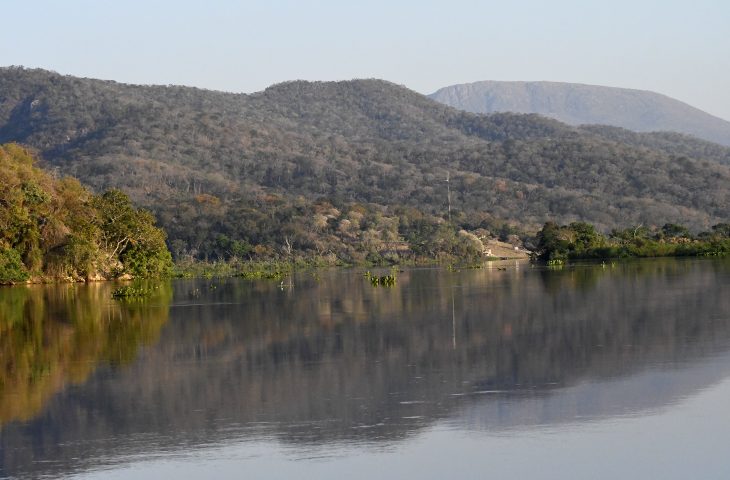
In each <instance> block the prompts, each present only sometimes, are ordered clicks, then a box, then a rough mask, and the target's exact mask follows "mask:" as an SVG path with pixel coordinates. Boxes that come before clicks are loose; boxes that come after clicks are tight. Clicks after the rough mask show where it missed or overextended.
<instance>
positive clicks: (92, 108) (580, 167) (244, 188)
mask: <svg viewBox="0 0 730 480" xmlns="http://www.w3.org/2000/svg"><path fill="white" fill-rule="evenodd" d="M7 141H17V142H21V143H24V144H27V145H30V146H32V147H34V148H36V149H38V151H39V152H40V155H41V156H42V159H43V162H44V164H45V165H46V166H48V167H49V168H52V169H57V170H58V171H59V172H61V173H63V174H71V175H74V176H76V177H78V178H79V179H80V180H81V181H82V182H84V183H85V184H87V185H89V186H90V187H92V188H93V189H94V190H95V191H104V190H107V189H111V188H119V189H122V190H123V191H125V192H126V193H128V194H129V196H130V198H131V199H132V200H133V201H134V202H136V203H137V204H139V205H142V206H144V207H145V208H149V209H150V210H151V211H153V212H154V213H155V214H156V215H157V217H158V219H159V221H160V224H161V225H162V226H163V227H164V228H165V229H166V230H167V231H168V234H169V239H170V245H171V246H172V249H173V251H174V253H175V254H176V255H178V256H184V255H193V256H196V257H198V258H216V257H220V256H221V250H228V251H230V250H231V248H230V245H234V247H235V248H234V249H237V250H236V251H239V252H241V251H243V250H246V248H248V247H247V245H248V246H251V248H253V247H256V246H258V247H259V250H262V249H263V250H266V249H268V250H271V251H275V252H277V253H282V252H285V251H287V250H295V251H306V252H318V253H324V254H327V253H335V254H338V255H339V253H337V252H332V248H331V246H330V244H329V243H328V242H322V241H321V240H318V239H321V238H322V237H323V235H322V233H327V234H331V235H336V236H340V237H341V238H345V236H346V235H345V233H343V232H349V233H351V234H352V235H351V236H350V237H348V238H349V242H350V245H351V246H352V249H353V250H359V251H364V250H368V248H366V247H363V245H364V242H367V240H366V238H365V236H366V235H365V234H366V232H369V233H367V236H368V237H369V238H372V239H374V241H378V242H390V241H394V240H402V241H407V240H408V236H409V235H413V233H412V230H411V227H412V226H413V225H414V224H415V223H418V222H419V221H421V220H418V219H419V218H420V219H422V220H423V219H425V220H423V221H422V223H424V222H425V223H428V224H429V225H430V226H428V227H427V228H428V229H434V228H439V227H438V225H440V222H442V221H443V220H448V212H447V210H448V204H449V203H450V205H451V213H452V216H451V220H452V223H453V228H452V233H453V232H458V231H460V230H461V229H466V230H469V229H470V228H471V227H475V226H477V225H480V226H482V227H483V228H485V229H487V230H490V232H491V233H494V232H493V230H495V229H501V228H509V225H521V226H523V227H524V228H527V229H532V230H533V231H537V230H538V229H539V228H540V226H541V225H542V224H543V223H544V222H545V221H549V220H552V221H556V222H559V223H570V222H574V221H588V222H591V223H593V224H595V225H596V227H597V228H598V229H599V230H602V231H608V230H610V229H611V228H616V227H625V226H627V225H637V224H645V225H663V224H665V223H677V224H684V225H686V226H688V227H689V228H691V229H693V230H694V231H701V230H707V229H709V228H710V227H711V226H712V225H714V224H717V223H721V222H725V221H727V220H728V213H727V212H728V211H730V208H729V207H730V191H729V189H728V188H727V186H728V185H729V184H730V160H729V159H730V149H728V148H724V147H721V146H718V145H715V144H711V143H707V142H703V141H701V140H698V139H695V138H692V137H687V136H683V135H676V134H635V133H632V132H628V131H625V130H621V129H615V128H609V127H585V128H583V127H582V128H575V127H570V126H567V125H564V124H562V123H559V122H557V121H554V120H549V119H546V118H543V117H540V116H537V115H517V114H493V115H475V114H470V113H465V112H460V111H457V110H455V109H452V108H450V107H446V106H444V105H441V104H438V103H436V102H434V101H432V100H430V99H428V98H427V97H425V96H422V95H420V94H418V93H416V92H413V91H410V90H408V89H406V88H404V87H401V86H397V85H394V84H391V83H388V82H385V81H380V80H355V81H348V82H302V81H297V82H288V83H284V84H279V85H275V86H272V87H270V88H268V89H266V90H265V91H263V92H259V93H256V94H251V95H244V94H231V93H222V92H213V91H206V90H200V89H195V88H187V87H173V86H135V85H124V84H119V83H115V82H110V81H99V80H91V79H81V78H74V77H69V76H61V75H58V74H55V73H51V72H47V71H43V70H27V69H22V68H4V69H0V142H7ZM447 178H449V184H448V188H449V190H450V199H449V198H448V195H447V183H446V179H447ZM353 212H354V213H355V216H356V217H357V214H362V215H363V216H364V217H368V216H370V217H371V218H373V219H375V218H376V217H378V218H380V219H383V218H386V219H390V220H389V221H385V222H383V221H379V220H373V221H372V222H370V221H367V222H361V221H360V222H354V221H353V219H352V218H350V217H352V215H351V213H353ZM321 216H324V217H325V219H324V220H322V217H321ZM348 222H349V224H348ZM505 222H506V224H507V227H504V225H505ZM316 225H319V227H317V226H316ZM353 225H357V226H356V227H353ZM419 228H420V227H419ZM423 228H426V227H425V226H424V227H423ZM318 229H319V230H318ZM421 230H423V229H421ZM315 234H316V235H315ZM231 242H238V243H231ZM239 247H240V248H239ZM241 249H243V250H241ZM381 250H382V249H381ZM386 250H387V248H386Z"/></svg>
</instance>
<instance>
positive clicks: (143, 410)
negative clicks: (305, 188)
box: [1, 261, 730, 474]
mask: <svg viewBox="0 0 730 480" xmlns="http://www.w3.org/2000/svg"><path fill="white" fill-rule="evenodd" d="M729 275H730V265H728V263H727V262H710V261H651V262H639V263H632V264H626V265H619V266H616V267H614V268H611V267H609V268H605V269H604V268H600V267H598V268H596V267H590V268H589V267H585V268H576V269H566V270H563V271H546V270H535V269H532V268H530V267H529V266H527V265H524V264H522V265H521V266H520V267H519V269H514V268H511V269H510V270H508V271H497V270H474V271H464V272H459V273H448V272H445V271H434V270H413V271H408V272H404V273H401V274H400V277H399V281H398V285H397V286H396V287H395V288H393V289H384V288H372V287H371V286H370V285H369V284H368V283H367V282H365V281H364V279H363V278H362V277H361V276H360V275H359V274H358V273H356V272H346V271H335V272H329V273H320V274H319V276H320V277H321V278H319V279H318V280H317V279H315V278H313V277H312V276H311V275H309V274H306V275H301V276H299V277H297V278H295V279H294V282H293V283H294V286H293V288H289V287H287V288H284V289H283V290H282V289H280V288H279V286H278V285H276V284H272V283H268V282H262V283H249V282H243V281H234V280H230V281H223V282H221V283H218V282H212V283H216V284H217V285H218V286H217V288H215V289H210V288H209V285H210V283H211V282H192V281H189V282H188V281H181V282H177V283H175V284H174V287H175V296H174V298H175V301H176V303H175V304H174V305H173V306H172V307H171V310H170V322H169V324H168V326H167V327H166V329H165V331H164V333H163V335H162V337H161V338H160V341H159V343H158V344H157V345H155V346H154V347H150V348H148V349H145V351H144V352H143V354H142V355H141V357H140V358H139V359H138V360H137V361H136V362H134V363H132V364H131V365H128V366H126V367H125V368H121V369H116V370H111V371H110V370H108V369H102V370H99V371H98V372H97V373H95V374H93V375H92V376H91V377H90V378H89V379H88V381H87V382H86V383H85V384H83V385H79V386H76V387H74V388H71V389H68V390H66V391H64V392H63V393H62V394H60V395H58V396H57V397H56V398H54V399H53V400H52V401H50V402H49V406H48V408H47V409H46V410H45V411H44V412H43V413H42V414H41V415H40V416H39V417H38V418H37V419H36V420H34V421H31V422H30V423H28V424H25V425H24V424H19V423H14V424H11V425H9V426H8V427H7V428H6V429H5V430H4V431H3V432H2V438H1V441H2V444H1V445H2V452H3V453H2V462H3V468H4V470H5V471H6V472H9V473H12V472H33V471H36V472H38V471H40V470H43V471H53V472H55V473H57V474H58V473H59V472H68V471H69V469H73V468H83V467H84V464H85V463H86V464H93V463H95V462H99V461H100V460H99V458H100V457H102V456H103V457H108V456H111V457H121V458H123V457H124V455H129V454H134V453H138V452H146V451H150V450H153V449H163V450H164V449H166V448H175V446H176V445H177V446H179V445H201V444H209V443H215V442H220V441H225V439H226V438H231V437H236V438H241V437H244V438H250V439H256V438H263V437H265V438H271V437H275V438H280V439H282V440H284V441H288V442H341V441H348V442H349V441H358V442H359V441H365V442H379V441H393V440H397V439H401V438H404V437H406V436H408V435H409V434H411V433H412V432H414V431H417V430H418V429H420V428H422V427H423V426H426V425H430V424H432V423H433V422H434V421H435V420H438V419H441V418H445V417H450V416H453V415H457V416H458V418H461V419H462V420H460V421H464V420H463V419H467V420H466V421H468V422H472V421H473V423H474V424H475V426H476V425H479V424H481V425H483V426H484V428H488V429H499V428H503V427H513V426H515V425H519V424H520V422H526V423H530V422H532V421H533V420H530V419H529V418H528V415H526V414H525V415H522V416H521V414H520V413H519V410H518V406H519V401H520V400H522V401H524V399H526V398H527V399H532V400H531V401H532V402H533V404H534V402H537V403H538V404H539V403H540V402H541V401H542V400H541V399H545V398H552V397H555V396H556V394H557V395H559V394H560V392H567V391H570V389H571V388H584V389H587V390H585V391H586V392H588V393H587V394H586V395H588V396H589V397H591V401H592V402H593V404H594V405H597V406H600V405H602V402H601V398H599V397H600V396H601V395H604V396H605V395H608V393H609V392H610V391H611V390H610V389H601V388H600V386H601V385H609V384H612V383H611V382H623V383H622V384H621V385H624V384H625V385H628V386H625V388H626V392H627V393H626V395H630V394H631V392H635V393H636V394H637V395H641V396H642V402H640V404H634V407H631V408H655V407H659V406H661V405H663V404H666V403H668V402H673V401H675V399H676V398H677V397H678V396H683V395H689V394H691V393H692V392H693V391H695V390H696V389H699V388H703V387H704V386H706V385H707V384H708V382H709V383H712V382H714V381H717V379H718V378H722V376H723V375H724V374H726V373H727V372H728V371H730V367H729V368H728V370H723V369H722V368H719V367H716V366H715V367H713V368H714V370H712V371H711V372H710V370H707V369H706V368H704V367H703V365H704V364H705V363H706V362H707V360H706V359H707V358H709V355H711V354H714V353H718V352H724V351H726V350H727V347H728V344H729V343H730V318H729V315H728V312H730V298H728V296H727V294H726V290H727V285H728V277H729ZM687 365H694V366H695V367H693V368H696V369H697V370H696V371H697V372H704V373H701V374H700V373H698V374H696V375H690V376H687V375H685V376H682V375H673V374H672V373H671V372H673V371H677V370H676V369H678V368H680V367H681V368H682V369H683V368H684V367H686V366H687ZM708 368H709V367H708ZM718 368H719V370H718ZM682 371H687V370H686V369H685V370H682ZM667 372H669V375H670V376H671V379H670V380H669V381H670V383H672V388H663V389H647V388H645V383H644V382H640V383H635V384H633V386H632V383H631V382H630V381H629V382H628V383H626V382H625V381H624V379H626V378H628V377H627V376H628V375H634V374H638V375H639V376H637V377H636V378H646V379H647V381H650V380H651V379H656V378H658V377H657V376H656V375H660V374H661V375H666V374H667ZM641 375H644V376H645V377H640V376H641ZM590 385H596V386H597V387H596V388H591V387H590ZM642 385H643V386H644V387H641V386H642ZM640 387H641V388H640ZM485 390H489V391H494V390H498V391H499V393H492V394H480V393H479V392H484V391H485ZM607 402H608V403H612V401H608V400H607ZM568 403H569V402H568ZM495 405H499V406H500V408H501V409H502V411H503V412H504V411H509V409H510V408H512V407H513V406H514V407H515V409H514V410H513V413H514V415H507V416H503V418H505V419H507V418H509V421H507V420H505V421H501V420H500V419H499V417H498V416H496V415H495V414H493V412H494V406H495ZM576 405H577V403H576V404H575V405H573V406H571V405H569V404H568V405H565V404H561V406H560V415H558V416H553V417H547V421H548V422H549V421H570V420H571V419H573V420H574V419H576V418H577V417H578V416H579V415H581V414H582V411H581V409H580V408H579V407H578V406H576ZM625 405H632V404H631V402H627V403H625ZM505 409H506V410H505ZM598 410H599V411H597V412H595V416H600V413H601V412H600V407H598ZM457 412H458V414H457ZM616 412H617V413H626V412H625V411H624V410H622V409H619V410H617V411H616ZM470 418H471V419H472V420H468V419H470ZM520 418H522V419H520ZM551 418H552V420H551ZM543 420H544V419H543ZM31 445H43V446H44V448H43V450H42V452H40V453H39V452H38V450H37V449H36V450H33V449H32V448H31ZM69 458H78V459H86V460H77V461H73V462H72V461H70V460H67V459H69ZM40 460H43V461H45V462H46V463H44V464H43V466H40V465H39V464H34V463H33V462H38V461H40ZM106 461H112V462H113V461H116V460H114V459H113V458H108V459H107V460H106ZM87 462H88V463H87Z"/></svg>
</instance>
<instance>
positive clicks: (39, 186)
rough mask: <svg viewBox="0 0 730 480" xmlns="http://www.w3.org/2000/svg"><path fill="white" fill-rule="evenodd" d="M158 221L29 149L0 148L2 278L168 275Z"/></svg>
mask: <svg viewBox="0 0 730 480" xmlns="http://www.w3.org/2000/svg"><path fill="white" fill-rule="evenodd" d="M154 223H155V219H154V217H153V216H152V214H151V213H149V212H146V211H144V210H137V209H135V208H134V207H133V206H132V203H131V201H130V200H129V198H128V197H127V196H126V195H125V194H124V193H122V192H120V191H118V190H111V191H108V192H106V193H104V194H102V195H100V196H95V195H93V194H92V193H91V192H89V191H88V190H87V189H86V188H84V187H82V186H81V184H80V183H79V182H78V181H77V180H74V179H71V178H63V179H56V178H53V177H52V176H51V175H49V174H47V173H46V172H44V171H43V170H41V169H39V168H37V167H35V166H34V158H33V155H32V154H31V153H30V152H29V151H28V150H26V149H24V148H22V147H20V146H18V145H16V144H6V145H0V282H16V281H23V280H27V279H28V278H30V277H31V276H33V277H36V278H67V279H68V278H70V279H80V278H98V277H99V276H102V277H106V278H108V277H111V276H118V275H121V274H125V273H128V274H131V275H134V276H139V277H149V276H161V275H166V274H168V273H169V271H170V268H171V265H172V261H171V256H170V253H169V251H168V250H167V246H166V244H165V233H164V232H163V231H162V230H161V229H159V228H157V227H156V226H155V224H154Z"/></svg>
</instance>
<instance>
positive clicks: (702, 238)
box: [535, 222, 730, 265]
mask: <svg viewBox="0 0 730 480" xmlns="http://www.w3.org/2000/svg"><path fill="white" fill-rule="evenodd" d="M726 225H727V224H718V225H715V226H713V227H712V231H711V232H701V233H699V234H697V235H696V236H695V235H692V234H691V233H690V231H689V229H687V228H686V227H684V226H682V225H676V224H665V225H664V226H663V227H662V228H655V229H653V230H652V229H649V228H646V227H643V226H638V227H634V228H626V229H623V230H613V231H612V232H611V234H610V236H608V237H605V236H603V235H601V234H600V233H597V232H596V230H595V228H594V227H593V226H592V225H589V224H586V223H580V222H574V223H571V224H570V225H563V226H560V225H557V224H555V223H553V222H547V223H546V224H545V225H544V226H543V228H542V229H541V230H540V231H539V232H538V233H537V235H536V241H537V249H536V251H535V254H536V255H537V257H538V258H539V259H541V260H544V261H546V262H547V263H548V264H549V265H560V264H562V263H563V262H564V261H565V260H567V259H579V258H603V259H606V258H620V257H669V256H725V255H728V254H730V231H728V229H726V228H725V226H726Z"/></svg>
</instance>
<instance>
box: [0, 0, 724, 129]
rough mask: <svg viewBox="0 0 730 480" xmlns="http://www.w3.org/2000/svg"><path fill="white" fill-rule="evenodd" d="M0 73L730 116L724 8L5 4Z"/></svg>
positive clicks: (691, 4) (131, 1)
mask: <svg viewBox="0 0 730 480" xmlns="http://www.w3.org/2000/svg"><path fill="white" fill-rule="evenodd" d="M0 65H25V66H28V67H41V68H47V69H51V70H55V71H58V72H60V73H65V74H72V75H79V76H87V77H94V78H104V79H113V80H118V81H121V82H131V83H160V84H182V85H193V86H198V87H203V88H211V89H218V90H227V91H235V92H253V91H257V90H261V89H263V88H265V87H266V86H268V85H270V84H272V83H276V82H281V81H284V80H292V79H307V80H335V79H350V78H361V77H369V78H372V77H374V78H384V79H387V80H391V81H393V82H396V83H400V84H404V85H406V86H408V87H410V88H412V89H414V90H417V91H419V92H423V93H430V92H432V91H434V90H436V89H438V88H440V87H442V86H446V85H451V84H454V83H464V82H471V81H477V80H554V81H567V82H581V83H592V84H599V85H610V86H619V87H628V88H640V89H647V90H653V91H657V92H660V93H664V94H667V95H670V96H672V97H675V98H677V99H680V100H683V101H685V102H687V103H690V104H692V105H694V106H697V107H699V108H702V109H703V110H706V111H708V112H710V113H713V114H715V115H718V116H720V117H723V118H725V119H730V1H728V0H695V1H688V2H679V1H669V0H668V1H641V0H633V1H624V0H612V1H605V0H604V1H601V2H592V1H561V0H553V1H508V0H501V1H497V2H493V1H468V0H451V1H448V2H447V1H430V0H420V1H400V2H398V1H382V0H371V1H368V2H345V1H298V2H297V1H290V0H270V1H261V2H253V1H238V2H234V1H222V0H207V1H200V2H193V1H185V0H178V1H167V0H145V1H139V0H124V1H106V0H93V1H92V0H85V1H84V0H65V1H60V0H59V1H41V0H5V1H3V2H2V27H0Z"/></svg>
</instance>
